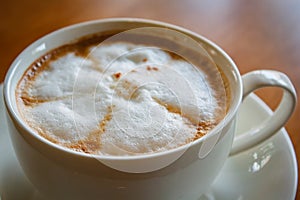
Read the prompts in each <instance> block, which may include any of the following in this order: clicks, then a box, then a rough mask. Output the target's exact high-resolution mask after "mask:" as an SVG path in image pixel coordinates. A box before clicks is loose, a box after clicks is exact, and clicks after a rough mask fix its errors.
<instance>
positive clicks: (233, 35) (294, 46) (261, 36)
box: [0, 0, 300, 199]
mask: <svg viewBox="0 0 300 200" xmlns="http://www.w3.org/2000/svg"><path fill="white" fill-rule="evenodd" d="M109 17H139V18H147V19H154V20H160V21H164V22H168V23H172V24H175V25H179V26H182V27H185V28H187V29H190V30H192V31H194V32H196V33H198V34H201V35H203V36H205V37H207V38H208V39H210V40H212V41H213V42H215V43H216V44H218V45H219V46H221V47H222V48H223V49H224V50H225V51H226V52H227V53H228V54H229V55H230V56H231V57H232V58H233V60H234V61H235V62H236V64H237V66H238V67H239V69H240V72H241V74H244V73H246V72H248V71H252V70H255V69H262V68H264V69H274V70H279V71H282V72H284V73H286V74H287V75H288V76H289V77H290V78H291V80H292V82H293V83H294V85H295V87H296V90H297V91H298V98H299V97H300V96H299V93H300V1H299V0H284V1H282V0H264V1H261V0H252V1H249V0H214V1H211V0H185V1H182V0H161V1H154V0H152V1H147V0H127V1H124V0H123V1H122V0H89V1H85V0H51V1H40V0H27V1H21V0H10V1H4V0H0V82H3V80H4V76H5V73H6V71H7V69H8V68H9V66H10V64H11V62H12V61H13V60H14V58H15V57H16V56H17V55H18V53H20V52H21V51H22V50H23V49H24V48H25V47H26V46H27V45H29V44H30V43H32V42H33V41H35V40H36V39H38V38H39V37H42V36H43V35H45V34H47V33H49V32H52V31H54V30H56V29H59V28H62V27H64V26H67V25H71V24H74V23H79V22H83V21H87V20H95V19H102V18H109ZM258 95H259V96H260V97H261V98H262V99H263V100H265V101H266V102H267V103H268V105H270V107H271V108H273V109H274V108H275V107H276V105H277V104H278V102H279V101H280V98H281V91H280V90H278V89H269V88H267V89H263V90H260V91H259V92H258ZM286 129H287V131H288V133H289V135H290V137H291V140H292V142H293V144H294V148H295V151H296V154H297V157H298V159H299V158H300V136H299V132H300V106H299V104H298V106H297V109H296V112H295V113H294V114H293V116H292V118H291V119H290V120H289V122H288V123H287V124H286ZM0 162H1V161H0ZM298 193H299V190H298ZM297 199H300V197H299V195H298V198H297Z"/></svg>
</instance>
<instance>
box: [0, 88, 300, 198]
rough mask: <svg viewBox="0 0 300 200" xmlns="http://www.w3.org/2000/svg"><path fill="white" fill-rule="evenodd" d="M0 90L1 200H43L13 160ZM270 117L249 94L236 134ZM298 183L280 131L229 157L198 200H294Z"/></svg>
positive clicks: (292, 156)
mask: <svg viewBox="0 0 300 200" xmlns="http://www.w3.org/2000/svg"><path fill="white" fill-rule="evenodd" d="M0 91H1V92H0V152H1V154H0V196H1V198H0V199H1V200H24V199H26V200H43V198H42V197H41V196H40V195H39V193H38V192H37V191H36V190H35V189H34V187H33V186H32V184H31V183H30V182H29V181H28V180H27V178H26V177H25V176H24V174H23V172H22V170H21V168H20V165H19V163H18V161H17V159H16V156H15V153H14V150H13V147H12V144H11V142H10V138H9V135H8V131H7V127H6V126H7V125H6V119H5V114H4V106H3V98H2V85H0ZM271 114H272V111H271V110H270V109H269V107H267V106H266V105H265V104H264V103H263V102H262V101H261V100H260V99H259V98H258V97H257V96H255V95H251V96H250V97H248V98H247V99H246V100H245V101H244V103H243V105H242V106H241V109H240V111H239V115H238V128H237V132H238V133H237V134H239V133H242V132H243V131H244V130H247V129H249V127H252V126H255V124H257V123H259V122H261V121H262V120H263V119H265V117H266V116H268V115H271ZM297 180H298V174H297V161H296V157H295V152H294V149H293V145H292V143H291V141H290V138H289V136H288V134H287V132H286V130H285V129H282V130H280V131H279V132H278V133H277V134H276V135H275V136H273V137H272V138H270V139H269V140H267V141H265V142H264V143H262V144H261V145H259V146H257V147H254V148H252V149H251V150H248V151H246V152H243V153H241V154H239V155H237V156H234V157H231V158H229V159H228V160H227V161H226V163H225V166H224V168H223V170H222V171H221V173H220V175H219V176H218V178H217V179H216V180H215V182H214V184H213V185H212V187H211V190H210V191H208V192H207V193H206V194H205V195H203V196H201V197H199V200H256V199H264V200H283V199H284V200H293V199H294V198H295V195H296V190H297ZM104 199H106V198H104Z"/></svg>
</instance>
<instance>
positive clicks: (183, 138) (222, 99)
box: [16, 35, 228, 156]
mask: <svg viewBox="0 0 300 200" xmlns="http://www.w3.org/2000/svg"><path fill="white" fill-rule="evenodd" d="M108 37H109V36H97V35H94V36H90V37H85V38H82V39H80V40H78V41H76V42H74V43H72V44H67V45H64V46H61V47H59V48H57V49H54V50H52V51H51V52H48V53H47V54H45V55H44V56H42V57H41V58H40V59H38V60H36V61H35V62H34V63H33V64H32V65H31V66H30V67H29V68H28V70H27V71H26V72H25V73H24V75H23V77H22V79H21V80H20V82H19V84H18V88H17V92H16V94H17V96H16V98H17V103H18V108H19V112H20V113H21V116H22V118H23V119H24V121H26V123H27V124H28V126H29V127H30V128H31V129H33V130H34V132H36V133H37V134H39V135H41V136H42V137H44V138H46V139H47V140H49V141H51V142H53V143H55V144H58V145H61V146H63V147H66V148H70V149H72V150H74V151H80V152H85V153H90V154H96V155H118V156H119V155H137V154H147V153H154V152H161V151H165V150H169V149H172V148H176V147H179V146H182V145H185V144H187V143H189V142H192V141H194V140H197V139H198V138H200V137H202V136H203V135H205V134H207V133H208V132H209V131H210V130H211V129H213V128H214V127H215V126H216V125H217V124H218V123H219V122H220V121H221V120H222V119H223V118H224V116H225V115H226V110H227V106H226V102H228V92H227V91H226V90H227V88H226V81H224V80H225V79H224V77H223V76H222V74H221V72H220V71H219V69H218V67H217V66H214V68H212V67H208V61H207V59H206V58H202V57H197V59H198V60H197V61H196V62H193V61H191V60H189V59H186V58H185V57H184V56H182V55H178V54H176V53H174V52H172V51H169V50H167V49H165V48H163V47H161V46H160V45H159V42H158V43H157V45H156V46H153V45H149V44H147V43H146V42H145V43H143V42H141V41H139V40H133V41H109V42H104V40H105V38H108ZM175 46H176V45H175ZM177 49H181V48H177ZM201 59H202V60H201ZM192 60H193V59H192ZM199 60H200V61H199ZM222 77H223V78H222Z"/></svg>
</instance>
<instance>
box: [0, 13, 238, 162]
mask: <svg viewBox="0 0 300 200" xmlns="http://www.w3.org/2000/svg"><path fill="white" fill-rule="evenodd" d="M114 22H119V23H121V22H123V23H128V22H138V23H146V24H149V26H151V25H156V26H158V27H164V28H171V29H172V30H176V31H180V32H182V33H184V34H186V35H189V36H193V37H194V38H197V39H200V40H201V41H203V42H204V43H206V44H208V45H210V46H212V47H213V48H214V49H216V50H217V51H218V52H219V53H220V54H222V56H223V57H224V58H225V59H226V60H227V61H228V62H229V63H230V66H231V68H232V70H231V72H232V73H233V74H234V76H235V78H236V82H237V91H236V95H235V96H234V97H232V98H233V100H232V105H231V106H230V108H229V109H228V111H227V113H226V116H225V117H224V118H223V119H222V120H221V122H219V123H218V125H217V126H215V127H214V128H213V129H212V130H211V131H210V132H209V133H208V134H206V135H204V136H202V137H201V138H199V139H197V140H195V141H192V142H189V143H187V144H185V145H182V146H179V147H176V148H173V149H169V150H165V151H162V152H151V153H145V154H138V155H121V156H114V155H96V154H88V153H84V152H77V151H74V150H71V149H68V148H66V147H63V146H61V145H58V144H55V143H52V142H50V141H49V140H47V139H45V138H44V137H42V136H40V135H39V134H37V133H35V132H34V131H33V130H32V129H31V128H29V127H28V125H27V124H26V123H25V122H24V120H23V119H22V118H21V116H20V115H19V114H18V111H16V109H15V108H14V106H13V105H12V102H11V99H10V97H11V93H10V88H11V87H12V86H11V81H12V80H13V79H14V74H15V72H16V70H17V69H18V65H17V60H18V58H20V57H21V56H22V54H23V53H24V52H26V51H28V49H30V47H32V46H34V45H35V44H37V43H40V42H41V41H43V40H45V39H47V38H48V37H50V36H52V35H55V34H57V33H59V32H63V31H67V30H72V29H75V28H78V27H82V26H90V25H94V24H102V23H114ZM3 96H4V104H5V107H6V110H7V113H8V114H9V116H10V117H11V119H12V120H13V121H14V122H16V123H17V124H18V126H19V127H21V128H22V129H23V130H25V131H26V134H30V135H31V136H33V137H34V138H35V139H36V140H38V141H39V142H41V143H45V144H47V145H48V146H51V147H52V148H55V149H57V150H60V151H64V152H67V153H70V154H72V155H75V156H81V157H85V158H96V159H99V160H108V161H109V160H127V161H128V160H140V159H147V158H155V157H160V156H164V155H168V154H173V153H178V152H181V151H182V150H185V149H186V148H189V147H190V146H194V145H196V144H199V143H201V142H203V141H204V140H206V139H208V138H210V137H212V136H213V135H215V134H217V133H219V132H220V131H221V130H222V128H223V127H225V126H226V124H227V123H228V122H230V121H231V120H232V119H233V118H234V117H235V115H236V112H237V110H238V106H239V104H240V102H241V100H242V80H241V76H240V73H239V70H238V68H237V66H236V64H235V63H234V61H233V60H232V59H231V58H230V56H229V55H228V54H227V53H226V52H225V51H224V50H223V49H221V48H220V47H219V46H218V45H216V44H215V43H214V42H212V41H210V40H209V39H207V38H205V37H204V36H202V35H200V34H197V33H195V32H192V31H190V30H188V29H186V28H183V27H180V26H177V25H173V24H170V23H166V22H161V21H156V20H150V19H143V18H104V19H98V20H90V21H85V22H81V23H76V24H73V25H69V26H66V27H63V28H60V29H57V30H55V31H53V32H51V33H48V34H46V35H44V36H42V37H41V38H39V39H38V40H36V41H35V42H33V43H31V44H30V45H28V46H27V47H26V48H25V49H24V50H22V51H21V53H20V54H19V55H18V56H17V57H16V58H15V59H14V61H13V62H12V64H11V65H10V67H9V70H8V71H7V74H6V76H5V80H4V85H3Z"/></svg>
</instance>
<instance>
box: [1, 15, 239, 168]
mask: <svg viewBox="0 0 300 200" xmlns="http://www.w3.org/2000/svg"><path fill="white" fill-rule="evenodd" d="M141 27H160V28H167V29H170V30H173V31H177V32H180V33H182V34H184V35H187V36H188V37H190V38H192V39H193V40H195V41H196V42H198V43H199V44H200V45H201V46H202V47H203V48H204V49H205V50H206V52H205V53H206V54H207V55H208V56H209V57H210V58H212V59H213V61H214V62H215V63H216V64H217V66H218V67H219V68H220V70H221V71H222V73H224V75H225V77H226V79H227V80H226V81H227V83H228V86H229V87H228V88H229V90H228V92H229V94H230V101H229V102H228V103H229V106H228V111H227V115H226V117H225V118H224V119H223V120H222V121H221V123H219V124H218V125H217V126H216V127H215V128H214V129H213V130H212V131H211V132H210V133H209V134H207V135H205V136H203V137H202V138H200V139H198V140H196V141H194V142H192V143H191V144H188V145H194V144H197V143H200V142H201V141H202V140H205V139H206V138H207V137H211V136H212V135H214V134H215V133H217V132H218V131H219V130H221V129H222V127H224V126H225V125H226V124H227V123H228V122H229V121H230V120H231V119H232V118H233V117H234V116H235V114H236V111H237V108H238V106H239V104H240V102H241V98H242V84H241V78H240V74H239V71H238V69H237V67H236V65H235V64H234V62H233V61H232V60H231V58H230V57H229V56H228V55H227V54H226V53H225V52H224V51H223V50H222V49H221V48H220V47H218V46H217V45H215V44H214V43H213V42H211V41H209V40H208V39H206V38H204V37H202V36H199V35H198V34H195V33H193V32H191V31H188V30H186V29H183V28H180V27H177V26H174V25H170V24H166V23H162V22H157V21H151V20H145V19H132V18H114V19H104V20H96V21H90V22H85V23H81V24H76V25H72V26H69V27H66V28H63V29H60V30H57V31H55V32H53V33H50V34H48V35H46V36H44V37H42V38H41V39H39V40H37V41H36V42H34V43H33V44H31V45H30V46H28V47H27V48H26V49H25V50H24V51H23V52H22V53H21V54H20V55H19V56H18V57H17V58H16V59H15V61H14V62H13V63H12V65H11V67H10V69H9V71H8V73H7V76H6V79H5V83H4V99H5V104H6V108H7V110H8V113H9V115H10V117H11V118H12V119H13V121H14V123H17V124H18V125H19V126H20V127H22V128H23V129H24V130H26V131H25V132H26V133H22V134H31V135H33V136H34V137H35V138H36V139H37V140H39V141H40V142H42V143H44V144H47V145H50V146H52V147H53V148H56V149H60V150H62V151H67V152H68V153H70V154H76V155H77V156H85V157H89V156H90V157H95V155H89V154H85V153H81V152H74V151H71V150H68V149H66V148H62V147H60V146H58V145H55V144H53V143H51V142H49V141H47V140H46V139H44V138H43V137H41V136H39V135H38V134H35V133H34V132H33V130H31V129H30V128H29V127H28V126H27V125H26V123H24V121H23V120H22V118H21V117H20V114H19V112H18V109H17V102H16V98H15V97H16V93H15V89H16V87H17V84H18V82H19V80H20V79H21V77H22V76H23V74H24V72H25V71H26V70H27V68H28V67H29V66H30V65H31V64H32V63H33V62H34V61H35V60H36V59H37V58H39V57H41V56H42V55H44V54H45V53H47V52H49V51H50V50H52V49H55V48H57V47H60V46H61V45H63V44H68V43H71V42H73V41H75V40H77V39H78V38H81V37H83V36H86V35H91V34H95V33H101V32H107V31H111V30H116V29H117V30H130V29H135V28H141ZM174 39H175V40H176V38H174ZM188 145H184V146H181V147H178V148H175V149H171V150H168V151H164V152H158V153H152V154H146V155H137V156H99V159H103V160H105V161H107V162H110V161H112V160H138V159H146V158H150V157H152V158H157V157H160V156H162V155H171V154H178V153H180V154H181V153H182V152H183V151H184V150H185V149H186V148H187V147H188ZM168 162H169V161H168Z"/></svg>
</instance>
